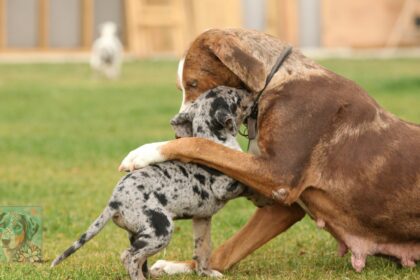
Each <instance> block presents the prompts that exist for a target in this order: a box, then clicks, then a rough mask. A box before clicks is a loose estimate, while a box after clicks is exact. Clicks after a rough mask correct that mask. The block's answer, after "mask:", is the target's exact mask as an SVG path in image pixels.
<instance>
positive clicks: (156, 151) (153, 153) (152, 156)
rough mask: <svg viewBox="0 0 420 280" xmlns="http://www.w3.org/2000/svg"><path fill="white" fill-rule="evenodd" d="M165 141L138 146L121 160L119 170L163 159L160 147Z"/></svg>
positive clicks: (131, 169) (139, 166) (138, 167)
mask: <svg viewBox="0 0 420 280" xmlns="http://www.w3.org/2000/svg"><path fill="white" fill-rule="evenodd" d="M166 143H167V141H165V142H156V143H151V144H145V145H143V146H140V147H139V148H137V149H135V150H133V151H131V152H130V153H129V154H128V155H127V156H126V157H125V158H124V159H123V161H122V162H121V165H120V167H119V168H118V170H119V171H133V170H135V169H140V168H143V167H145V166H148V165H150V164H153V163H157V162H162V161H165V160H166V158H165V156H163V155H162V153H161V152H160V149H161V148H162V146H164V145H165V144H166Z"/></svg>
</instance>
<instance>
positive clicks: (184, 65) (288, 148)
mask: <svg viewBox="0 0 420 280" xmlns="http://www.w3.org/2000/svg"><path fill="white" fill-rule="evenodd" d="M286 47H287V46H286V45H285V44H284V43H282V42H281V41H279V40H277V39H276V38H274V37H271V36H269V35H266V34H262V33H258V32H255V31H248V30H241V29H228V30H209V31H207V32H205V33H203V34H201V35H200V36H199V37H198V38H197V39H196V40H195V41H194V42H193V43H192V45H191V47H190V49H189V50H188V52H187V54H186V56H185V58H184V59H183V60H181V62H180V65H179V70H178V74H179V85H180V88H181V89H182V91H183V105H185V104H188V103H191V102H194V100H195V99H196V98H197V97H198V96H199V95H200V94H201V93H203V92H205V91H206V90H208V89H210V88H213V87H216V86H218V85H225V86H231V87H237V88H243V89H247V90H249V91H251V92H254V93H255V95H257V92H259V91H260V90H261V89H262V88H263V87H264V84H265V80H266V77H267V75H268V73H269V72H270V70H271V68H272V66H273V64H274V63H275V61H276V59H277V57H278V56H279V55H280V54H281V53H282V51H283V50H284V49H285V48H286ZM183 108H184V106H181V111H182V109H183ZM258 109H259V114H258V134H257V138H256V140H254V141H252V142H251V145H250V152H251V154H247V153H242V152H238V151H234V150H232V149H229V148H226V147H224V146H222V145H219V144H216V143H214V142H211V141H209V140H205V139H199V138H181V139H176V140H172V141H168V142H161V143H154V144H148V145H144V146H142V147H140V148H138V149H137V150H134V151H133V152H131V153H130V154H129V155H128V156H127V157H126V158H125V159H124V161H123V163H122V165H121V167H120V168H121V169H124V170H127V169H130V168H141V167H143V166H145V165H148V164H150V163H154V162H159V161H164V160H172V159H178V160H181V161H184V162H190V161H192V162H197V163H201V164H204V165H207V166H209V167H213V168H215V169H217V170H219V171H221V172H223V173H225V174H226V175H229V176H231V177H233V178H235V179H237V180H239V181H241V182H243V183H244V184H246V185H249V186H251V187H252V188H254V189H255V190H257V191H258V192H260V193H262V194H265V195H267V196H270V197H274V198H276V199H278V200H279V202H280V203H279V204H277V205H275V206H271V207H265V208H262V209H258V210H257V211H256V213H255V214H254V216H253V217H252V218H251V220H250V221H249V222H248V224H247V225H245V227H244V228H242V229H241V230H240V231H239V232H238V233H237V234H236V235H235V236H233V237H232V238H231V239H230V240H228V241H227V242H225V244H223V245H222V246H221V247H220V248H219V249H218V250H216V251H215V252H214V254H213V256H212V268H213V269H217V270H221V271H223V270H225V269H227V268H229V267H231V266H232V265H233V264H235V263H236V262H238V261H239V260H241V259H242V258H244V257H245V256H247V255H248V254H250V253H251V252H252V251H254V250H255V249H257V248H258V247H260V246H262V245H263V244H264V243H266V242H267V241H269V240H270V239H272V238H273V237H275V236H276V235H278V234H279V233H281V232H282V231H284V230H286V229H287V228H288V227H290V226H291V225H293V224H294V223H295V222H297V221H299V220H300V219H301V218H302V217H303V216H304V214H305V212H306V213H307V214H309V215H310V216H311V217H312V218H313V219H314V220H315V221H316V223H317V225H318V226H319V227H321V228H325V229H326V230H327V231H329V232H330V233H331V234H332V235H333V236H334V237H335V238H336V239H337V240H338V243H339V252H340V254H341V255H344V254H345V253H346V252H347V250H348V249H349V250H350V251H351V262H352V265H353V267H354V268H355V270H357V271H361V270H362V269H363V267H364V266H365V260H366V256H368V255H377V254H380V255H387V256H393V257H396V258H398V259H399V260H400V261H401V264H402V265H403V266H410V267H411V266H415V265H416V264H415V262H416V260H419V259H420V203H419V201H420V127H419V126H417V125H415V124H411V123H408V122H404V121H402V120H400V119H398V118H397V117H395V116H394V115H392V114H390V113H388V112H386V111H385V110H384V109H382V108H381V107H380V106H379V105H378V104H377V103H376V102H375V101H374V100H373V99H372V98H371V97H369V95H368V94H367V93H366V92H365V91H364V90H363V89H362V88H360V87H359V86H358V85H356V84H355V83H354V82H352V81H350V80H347V79H345V78H343V77H341V76H339V75H337V74H335V73H333V72H331V71H328V70H327V69H324V68H323V67H322V66H320V65H318V64H316V63H314V62H313V61H311V60H309V59H308V58H306V57H304V56H303V55H302V54H301V53H300V52H299V51H297V50H293V52H292V53H291V55H290V56H289V57H288V58H287V59H286V61H285V62H284V64H283V65H282V66H281V68H280V69H279V71H278V72H277V73H276V75H275V76H274V78H273V80H272V81H271V83H270V84H269V86H268V87H267V89H266V90H265V91H264V94H263V95H262V97H261V99H260V102H259V105H258ZM159 265H160V266H162V269H163V270H165V271H167V272H168V273H171V272H176V271H186V270H188V267H189V266H191V265H194V264H193V263H192V262H188V263H170V262H162V261H161V262H160V264H159Z"/></svg>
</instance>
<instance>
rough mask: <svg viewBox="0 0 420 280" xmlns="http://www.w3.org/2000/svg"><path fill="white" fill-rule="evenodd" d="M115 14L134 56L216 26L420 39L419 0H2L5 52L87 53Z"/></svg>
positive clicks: (324, 38)
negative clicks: (102, 25) (101, 27)
mask: <svg viewBox="0 0 420 280" xmlns="http://www.w3.org/2000/svg"><path fill="white" fill-rule="evenodd" d="M105 21H113V22H115V23H116V24H117V25H118V27H119V37H120V39H121V41H122V42H123V45H124V47H125V52H126V53H127V54H128V55H129V56H133V57H156V56H160V57H161V56H173V57H175V56H180V55H182V53H183V52H184V51H185V49H186V48H187V47H188V44H189V43H190V42H191V41H192V40H193V39H194V38H195V37H196V36H197V35H198V34H199V33H201V32H203V31H204V30H206V29H208V28H212V27H244V28H251V29H256V30H260V31H264V32H267V33H270V34H272V35H274V36H277V37H279V38H281V39H282V40H284V41H287V42H290V43H291V44H293V45H294V46H299V47H302V48H305V49H327V50H328V49H329V50H337V49H341V50H343V49H346V50H349V49H356V50H361V49H378V48H396V47H404V48H407V47H410V48H411V47H419V46H420V1H419V0H369V1H366V0H341V1H336V0H199V1H198V0H0V54H8V55H11V54H25V53H26V54H28V53H31V54H38V53H42V54H43V55H45V54H56V55H57V54H62V55H66V54H81V53H83V52H85V53H86V52H87V51H89V50H90V48H91V45H92V42H93V40H94V39H95V38H96V37H97V36H98V30H99V25H100V24H101V23H103V22H105Z"/></svg>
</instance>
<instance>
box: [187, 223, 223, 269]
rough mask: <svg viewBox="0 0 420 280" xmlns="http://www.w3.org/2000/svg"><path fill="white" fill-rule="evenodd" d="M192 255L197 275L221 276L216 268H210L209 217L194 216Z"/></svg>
mask: <svg viewBox="0 0 420 280" xmlns="http://www.w3.org/2000/svg"><path fill="white" fill-rule="evenodd" d="M193 231H194V256H193V259H194V260H195V261H196V272H197V274H199V275H205V276H210V277H222V276H223V274H222V273H220V272H219V271H217V270H211V269H210V267H209V261H210V257H211V217H210V218H194V219H193Z"/></svg>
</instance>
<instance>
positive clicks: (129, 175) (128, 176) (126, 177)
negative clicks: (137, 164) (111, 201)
mask: <svg viewBox="0 0 420 280" xmlns="http://www.w3.org/2000/svg"><path fill="white" fill-rule="evenodd" d="M131 175H133V174H132V173H128V174H127V175H126V176H125V177H124V178H123V179H122V180H121V183H122V182H124V181H125V180H127V179H128V178H130V177H131Z"/></svg>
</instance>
